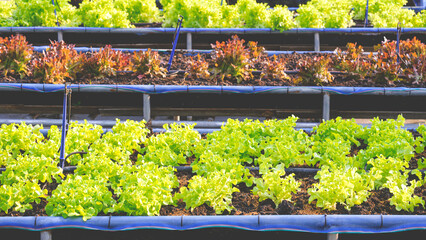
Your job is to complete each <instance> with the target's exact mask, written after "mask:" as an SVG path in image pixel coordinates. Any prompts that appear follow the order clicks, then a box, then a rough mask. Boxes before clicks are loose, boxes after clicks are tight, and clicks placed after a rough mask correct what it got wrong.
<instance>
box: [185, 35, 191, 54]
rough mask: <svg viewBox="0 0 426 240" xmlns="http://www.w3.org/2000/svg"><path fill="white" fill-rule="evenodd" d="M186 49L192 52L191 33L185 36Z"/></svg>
mask: <svg viewBox="0 0 426 240" xmlns="http://www.w3.org/2000/svg"><path fill="white" fill-rule="evenodd" d="M186 49H187V50H192V33H187V34H186Z"/></svg>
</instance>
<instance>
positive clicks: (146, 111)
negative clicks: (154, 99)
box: [143, 93, 151, 122]
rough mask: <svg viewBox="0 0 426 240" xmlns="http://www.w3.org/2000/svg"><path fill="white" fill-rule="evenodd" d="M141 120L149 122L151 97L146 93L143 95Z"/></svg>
mask: <svg viewBox="0 0 426 240" xmlns="http://www.w3.org/2000/svg"><path fill="white" fill-rule="evenodd" d="M143 119H145V121H147V122H149V121H150V120H151V96H150V95H149V94H146V93H145V94H144V95H143Z"/></svg>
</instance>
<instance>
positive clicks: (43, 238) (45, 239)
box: [40, 230, 52, 240]
mask: <svg viewBox="0 0 426 240" xmlns="http://www.w3.org/2000/svg"><path fill="white" fill-rule="evenodd" d="M40 240H52V231H50V230H49V231H41V232H40Z"/></svg>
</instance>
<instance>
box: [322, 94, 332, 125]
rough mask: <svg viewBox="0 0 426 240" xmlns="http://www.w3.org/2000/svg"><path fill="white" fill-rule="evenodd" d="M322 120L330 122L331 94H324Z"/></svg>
mask: <svg viewBox="0 0 426 240" xmlns="http://www.w3.org/2000/svg"><path fill="white" fill-rule="evenodd" d="M322 119H323V120H324V121H327V120H330V93H324V95H323V104H322Z"/></svg>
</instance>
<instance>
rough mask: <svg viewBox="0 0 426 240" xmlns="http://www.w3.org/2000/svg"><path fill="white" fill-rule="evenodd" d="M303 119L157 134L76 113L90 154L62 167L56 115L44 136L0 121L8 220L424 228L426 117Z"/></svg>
mask: <svg viewBox="0 0 426 240" xmlns="http://www.w3.org/2000/svg"><path fill="white" fill-rule="evenodd" d="M296 121H297V118H295V117H292V118H288V119H285V120H281V121H276V120H272V121H266V122H259V121H250V120H246V121H244V122H240V121H235V120H229V121H228V123H227V125H225V126H223V127H222V129H221V130H220V131H217V132H215V133H211V134H199V133H198V132H196V131H194V130H193V126H190V125H177V124H173V125H169V126H166V127H165V129H166V130H167V131H166V132H164V133H152V132H151V131H150V130H149V128H146V127H145V124H144V123H143V122H133V121H126V122H117V124H116V125H115V126H114V127H113V129H112V131H108V132H106V133H104V131H103V129H102V127H100V126H96V125H90V124H84V123H83V124H77V123H74V122H72V123H71V125H70V128H69V130H68V134H67V139H66V145H65V146H66V152H67V153H72V152H77V151H78V152H82V151H85V152H86V153H81V155H80V154H74V155H69V157H67V158H66V159H67V160H66V167H64V168H63V169H61V168H57V165H58V163H59V161H58V157H59V153H58V152H57V151H56V150H57V149H58V147H59V145H60V140H59V138H60V134H61V133H60V130H59V129H58V128H57V127H56V126H52V127H51V128H50V129H49V133H48V134H47V137H45V136H43V134H42V133H41V131H40V129H41V127H40V126H30V125H25V124H24V123H23V124H20V125H2V126H1V128H0V136H1V138H0V143H1V144H0V146H1V149H0V151H1V153H2V158H1V160H2V162H0V165H1V166H2V168H0V173H1V174H0V182H1V185H0V197H1V200H2V201H1V202H0V203H1V205H0V208H1V210H2V211H1V213H0V216H1V217H0V229H20V230H31V231H42V235H41V237H42V239H46V238H45V237H46V236H51V233H50V232H49V231H50V230H55V229H64V228H79V229H89V230H101V231H125V230H137V229H153V230H154V229H156V230H195V229H204V228H235V229H242V230H252V231H296V232H308V233H327V234H329V237H337V235H336V234H338V233H390V232H398V231H407V230H420V229H425V228H426V226H425V225H424V219H425V217H424V216H423V215H424V213H425V208H424V201H425V191H426V189H425V185H424V181H425V180H424V174H423V168H424V167H425V163H424V159H423V158H424V156H426V151H425V149H424V147H425V140H424V139H425V136H426V134H425V133H426V128H425V127H424V126H420V127H418V128H416V129H413V130H411V131H408V130H404V129H403V127H404V119H403V118H402V117H399V118H398V119H397V120H387V121H382V120H379V119H374V120H373V123H372V125H371V126H370V127H369V128H367V127H362V126H360V125H357V124H356V123H355V122H354V121H353V120H342V119H340V118H338V119H336V120H330V121H327V122H324V123H322V124H321V125H319V126H318V127H316V128H314V130H313V131H311V132H304V131H298V130H296V129H295V128H294V127H295V123H296ZM22 136H26V137H22ZM337 186H339V187H337ZM125 215H129V216H125ZM147 215H148V216H147ZM153 215H160V216H153ZM55 216H58V217H55ZM78 216H82V217H78ZM330 234H331V235H330Z"/></svg>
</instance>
